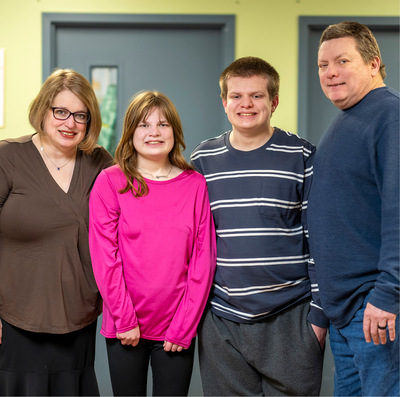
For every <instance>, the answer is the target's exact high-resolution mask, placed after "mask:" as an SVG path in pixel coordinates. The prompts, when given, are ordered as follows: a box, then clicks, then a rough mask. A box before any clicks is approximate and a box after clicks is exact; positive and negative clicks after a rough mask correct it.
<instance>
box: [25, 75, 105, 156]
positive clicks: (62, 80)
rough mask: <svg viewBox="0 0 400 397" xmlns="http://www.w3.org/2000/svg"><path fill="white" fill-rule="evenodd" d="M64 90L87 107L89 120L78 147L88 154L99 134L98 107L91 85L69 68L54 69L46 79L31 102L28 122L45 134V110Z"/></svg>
mask: <svg viewBox="0 0 400 397" xmlns="http://www.w3.org/2000/svg"><path fill="white" fill-rule="evenodd" d="M64 90H68V91H71V92H72V93H73V94H75V95H76V96H77V97H78V98H79V99H80V100H81V101H82V102H83V103H84V105H85V106H86V107H87V109H88V112H89V114H90V120H89V123H88V124H87V126H86V134H85V138H84V139H83V141H82V142H81V143H80V144H79V149H81V150H82V151H83V152H85V153H87V154H90V153H91V152H92V151H93V149H94V148H95V146H96V143H97V139H98V138H99V135H100V130H101V115H100V108H99V104H98V102H97V98H96V94H95V93H94V91H93V88H92V86H91V85H90V83H89V82H88V81H87V80H86V78H85V77H83V76H82V75H81V74H79V73H78V72H75V71H74V70H71V69H56V70H55V71H54V72H53V73H52V74H51V75H50V76H49V77H48V78H47V79H46V81H45V82H44V84H43V85H42V88H41V89H40V91H39V94H38V95H37V97H36V98H35V99H34V100H33V101H32V103H31V106H30V109H29V122H30V123H31V125H32V127H33V128H34V129H35V130H36V131H37V132H38V133H39V134H41V135H45V134H46V132H45V131H44V130H43V126H44V120H45V116H46V112H48V111H51V107H52V106H53V101H54V98H55V97H56V96H57V95H58V94H59V93H60V92H61V91H64Z"/></svg>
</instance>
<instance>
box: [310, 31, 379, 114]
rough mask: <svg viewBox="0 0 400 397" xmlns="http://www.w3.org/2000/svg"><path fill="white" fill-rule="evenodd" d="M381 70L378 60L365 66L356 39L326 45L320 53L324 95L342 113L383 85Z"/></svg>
mask: <svg viewBox="0 0 400 397" xmlns="http://www.w3.org/2000/svg"><path fill="white" fill-rule="evenodd" d="M379 67H380V61H379V58H378V57H376V58H375V59H373V60H372V61H371V62H368V63H365V62H364V60H363V59H362V57H361V55H360V53H359V51H358V50H357V47H356V40H355V39H354V38H353V37H343V38H339V39H332V40H328V41H325V42H323V43H322V44H321V47H320V49H319V51H318V70H319V79H320V83H321V88H322V91H323V92H324V94H325V95H326V97H327V98H328V99H329V100H330V101H331V102H332V103H333V104H334V105H335V106H336V107H338V108H339V109H347V108H349V107H351V106H354V105H355V104H356V103H358V102H359V101H360V100H361V99H362V98H364V96H365V95H367V94H368V93H369V92H370V91H371V90H373V89H375V88H377V87H379V86H382V85H383V81H382V78H381V76H380V74H379Z"/></svg>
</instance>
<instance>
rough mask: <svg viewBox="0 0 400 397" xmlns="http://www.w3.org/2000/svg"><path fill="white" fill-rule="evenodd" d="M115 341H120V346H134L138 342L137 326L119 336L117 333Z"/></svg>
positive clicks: (138, 332) (138, 330)
mask: <svg viewBox="0 0 400 397" xmlns="http://www.w3.org/2000/svg"><path fill="white" fill-rule="evenodd" d="M117 339H119V340H120V341H121V344H122V345H128V346H136V345H137V344H138V343H139V340H140V329H139V326H137V327H136V328H133V329H131V330H129V331H126V332H122V333H121V334H118V333H117Z"/></svg>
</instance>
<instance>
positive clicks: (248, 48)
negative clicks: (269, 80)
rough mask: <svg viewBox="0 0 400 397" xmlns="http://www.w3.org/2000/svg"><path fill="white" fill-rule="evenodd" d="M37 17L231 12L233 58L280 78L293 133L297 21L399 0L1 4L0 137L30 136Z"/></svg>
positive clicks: (378, 12)
mask: <svg viewBox="0 0 400 397" xmlns="http://www.w3.org/2000/svg"><path fill="white" fill-rule="evenodd" d="M42 12H74V13H75V12H76V13H138V14H235V15H236V57H241V56H247V55H254V56H259V57H262V58H264V59H266V60H268V61H269V62H270V63H271V64H272V65H274V66H275V67H276V68H277V70H278V72H279V73H280V75H281V80H282V83H281V91H280V105H279V107H278V110H277V112H276V113H275V115H274V120H273V122H274V125H279V126H280V127H282V128H284V129H287V130H291V131H294V132H296V128H297V86H298V84H297V76H298V71H297V69H298V17H299V16H315V15H319V16H322V15H324V16H327V15H335V16H336V15H344V16H345V15H357V16H399V15H400V10H399V1H398V0H381V1H377V0H335V1H333V2H325V1H321V0H279V1H277V0H201V1H200V0H199V1H194V0H68V1H67V0H0V18H1V21H0V48H5V49H6V60H5V101H4V102H5V127H4V128H0V139H3V138H9V137H17V136H20V135H25V134H27V133H30V132H31V127H30V125H29V123H28V121H27V109H28V106H29V104H30V102H31V100H32V99H33V98H34V97H35V96H36V94H37V92H38V90H39V89H40V85H41V83H42V47H41V46H42V26H41V14H42Z"/></svg>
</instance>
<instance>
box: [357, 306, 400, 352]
mask: <svg viewBox="0 0 400 397" xmlns="http://www.w3.org/2000/svg"><path fill="white" fill-rule="evenodd" d="M395 320H396V314H393V313H389V312H385V311H384V310H381V309H378V308H377V307H375V306H373V305H371V304H370V303H367V306H366V308H365V311H364V321H363V331H364V337H365V340H366V342H367V343H370V342H371V340H372V341H373V342H374V344H375V345H379V343H381V344H382V345H384V344H385V343H386V340H387V337H386V336H387V330H389V338H390V340H391V341H392V342H393V341H394V339H395V338H396V330H395Z"/></svg>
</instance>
